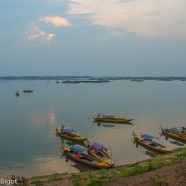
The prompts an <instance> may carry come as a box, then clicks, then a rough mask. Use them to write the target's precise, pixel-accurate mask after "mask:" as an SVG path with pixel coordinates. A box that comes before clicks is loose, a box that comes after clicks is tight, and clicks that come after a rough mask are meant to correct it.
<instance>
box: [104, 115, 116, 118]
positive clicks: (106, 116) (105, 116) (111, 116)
mask: <svg viewBox="0 0 186 186" xmlns="http://www.w3.org/2000/svg"><path fill="white" fill-rule="evenodd" d="M102 118H114V115H102Z"/></svg>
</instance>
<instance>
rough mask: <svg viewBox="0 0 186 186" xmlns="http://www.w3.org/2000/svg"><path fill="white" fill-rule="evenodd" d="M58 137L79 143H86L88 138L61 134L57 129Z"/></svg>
mask: <svg viewBox="0 0 186 186" xmlns="http://www.w3.org/2000/svg"><path fill="white" fill-rule="evenodd" d="M56 136H59V137H61V138H65V139H69V140H73V141H78V142H83V141H85V140H86V139H87V138H85V137H83V136H80V135H76V134H75V135H71V136H70V135H68V134H66V133H63V132H61V131H60V130H59V129H57V128H56Z"/></svg>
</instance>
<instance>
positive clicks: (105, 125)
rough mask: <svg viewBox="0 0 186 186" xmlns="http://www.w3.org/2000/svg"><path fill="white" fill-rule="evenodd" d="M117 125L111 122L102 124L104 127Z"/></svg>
mask: <svg viewBox="0 0 186 186" xmlns="http://www.w3.org/2000/svg"><path fill="white" fill-rule="evenodd" d="M114 126H115V125H114V124H112V123H110V124H102V127H114Z"/></svg>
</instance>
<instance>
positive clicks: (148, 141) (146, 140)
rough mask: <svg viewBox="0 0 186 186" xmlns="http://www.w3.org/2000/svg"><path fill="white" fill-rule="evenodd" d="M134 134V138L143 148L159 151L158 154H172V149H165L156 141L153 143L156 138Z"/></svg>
mask: <svg viewBox="0 0 186 186" xmlns="http://www.w3.org/2000/svg"><path fill="white" fill-rule="evenodd" d="M133 134H134V138H135V140H136V141H137V142H138V143H139V144H140V145H142V146H144V147H147V148H149V149H152V150H155V151H158V152H162V153H170V152H172V149H170V148H168V147H165V146H163V145H161V144H159V143H156V142H155V141H152V140H153V139H154V138H156V137H154V136H151V135H148V134H143V135H141V136H138V135H136V134H135V133H133Z"/></svg>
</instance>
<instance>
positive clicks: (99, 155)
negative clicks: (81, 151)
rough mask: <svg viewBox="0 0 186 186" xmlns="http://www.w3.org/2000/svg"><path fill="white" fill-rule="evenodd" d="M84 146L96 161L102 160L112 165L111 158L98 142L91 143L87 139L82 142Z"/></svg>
mask: <svg viewBox="0 0 186 186" xmlns="http://www.w3.org/2000/svg"><path fill="white" fill-rule="evenodd" d="M84 143H85V145H86V147H87V148H88V152H89V153H90V154H91V155H92V156H94V157H95V158H96V159H97V160H98V161H101V162H104V163H106V164H108V165H110V166H111V167H112V166H114V163H113V161H112V158H110V157H109V155H108V153H107V149H106V148H105V147H104V146H103V145H101V144H99V143H93V144H91V143H90V142H89V141H88V140H87V141H85V142H84Z"/></svg>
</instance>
